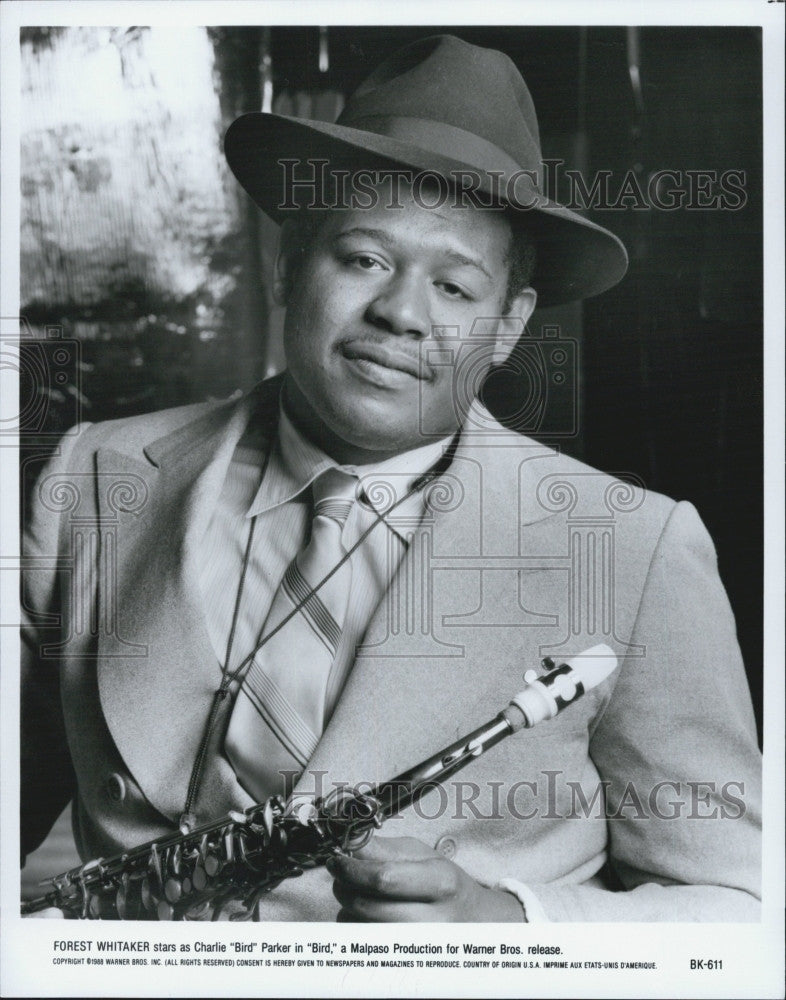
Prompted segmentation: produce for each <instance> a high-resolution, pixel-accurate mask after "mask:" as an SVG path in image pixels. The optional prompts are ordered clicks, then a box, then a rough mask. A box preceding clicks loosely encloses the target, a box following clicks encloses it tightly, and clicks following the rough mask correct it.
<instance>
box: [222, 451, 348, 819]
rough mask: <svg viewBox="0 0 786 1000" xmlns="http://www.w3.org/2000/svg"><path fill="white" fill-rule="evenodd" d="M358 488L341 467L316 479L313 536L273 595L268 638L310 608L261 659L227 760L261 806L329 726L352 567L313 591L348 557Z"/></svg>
mask: <svg viewBox="0 0 786 1000" xmlns="http://www.w3.org/2000/svg"><path fill="white" fill-rule="evenodd" d="M356 485H357V479H356V477H354V476H351V475H349V474H348V473H345V472H341V471H340V470H339V469H336V468H332V469H328V470H327V471H326V472H324V473H322V475H321V476H319V477H318V478H317V479H316V480H314V483H313V484H312V492H313V503H314V507H313V511H314V512H313V521H312V524H311V537H310V539H309V541H308V544H307V545H306V547H305V548H304V549H302V550H301V551H300V552H299V553H298V554H297V555H296V556H295V558H294V559H293V560H292V562H291V563H290V564H289V567H288V568H287V571H286V573H285V574H284V578H283V580H282V581H281V584H280V586H279V588H278V590H277V591H276V594H275V595H274V597H273V603H272V604H271V607H270V612H269V614H268V616H267V619H266V621H265V625H264V628H263V630H262V640H264V638H265V636H266V635H268V634H269V633H270V632H271V631H272V630H273V629H274V628H275V626H276V625H278V624H279V623H280V622H281V621H282V619H284V618H285V617H286V616H287V615H289V614H291V613H292V610H293V608H295V607H296V606H297V605H298V604H299V603H300V602H301V601H303V600H304V599H305V603H304V604H303V606H302V607H301V608H300V610H299V611H298V612H297V614H295V615H294V616H293V617H292V618H290V620H289V621H287V622H286V624H285V625H284V626H283V627H282V628H281V630H280V631H279V632H277V633H276V634H275V635H274V636H272V638H271V639H270V640H269V641H268V642H267V643H265V645H264V646H263V647H262V648H261V649H260V650H259V652H258V653H257V654H256V656H255V657H254V660H253V662H252V664H251V667H250V668H249V670H248V673H247V674H246V676H245V678H244V680H243V683H242V685H241V687H240V690H239V692H238V695H237V699H236V702H235V705H234V707H233V709H232V716H231V719H230V722H229V728H228V730H227V735H226V742H225V750H226V754H227V757H228V758H229V760H230V762H231V764H232V766H233V767H234V769H235V773H236V774H237V776H238V779H239V780H240V783H241V784H242V785H243V787H244V788H245V789H246V790H247V791H248V792H249V793H250V794H251V795H253V796H254V797H255V798H256V799H257V801H262V800H263V799H265V798H267V797H268V796H269V795H273V794H282V793H283V790H284V779H283V778H282V772H287V773H288V774H289V775H290V776H291V775H292V773H293V772H296V773H297V774H300V773H301V772H302V771H303V769H304V768H305V766H306V763H307V762H308V760H309V758H310V757H311V755H312V754H313V752H314V750H315V749H316V746H317V743H318V742H319V738H320V736H321V735H322V731H323V729H324V727H325V724H326V722H327V720H326V719H325V692H326V689H327V686H328V681H329V678H330V671H331V667H332V666H333V661H334V660H335V658H336V652H337V649H338V645H339V642H340V640H341V630H342V627H343V624H344V618H345V616H346V611H347V604H348V601H349V591H350V584H351V582H352V566H351V563H350V561H349V560H347V562H345V563H344V564H343V565H341V566H339V568H338V569H337V570H336V572H335V573H334V574H333V575H332V576H331V577H330V579H329V580H327V581H326V582H325V583H324V584H323V586H321V587H320V588H319V590H318V592H317V593H311V591H312V588H314V587H315V586H317V584H319V583H320V581H321V580H322V579H323V578H324V577H325V576H326V574H328V573H329V572H330V571H331V570H333V569H334V568H335V567H336V566H337V565H338V563H339V562H340V560H341V558H342V556H343V555H344V554H345V549H344V547H343V545H342V542H341V535H342V528H343V525H344V522H345V521H346V519H347V517H348V515H349V512H350V510H351V509H352V505H353V503H354V500H355V487H356ZM309 595H310V596H309Z"/></svg>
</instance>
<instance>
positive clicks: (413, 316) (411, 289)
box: [366, 274, 431, 337]
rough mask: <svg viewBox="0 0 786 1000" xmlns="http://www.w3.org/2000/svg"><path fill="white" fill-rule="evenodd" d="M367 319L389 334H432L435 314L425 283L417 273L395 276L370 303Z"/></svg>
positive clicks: (423, 335) (420, 335) (380, 289)
mask: <svg viewBox="0 0 786 1000" xmlns="http://www.w3.org/2000/svg"><path fill="white" fill-rule="evenodd" d="M366 319H367V320H368V321H369V322H370V323H372V324H373V325H374V326H376V327H378V328H379V329H382V330H386V331H387V332H388V333H395V334H397V335H399V336H402V335H407V334H408V335H410V336H414V337H426V336H428V333H429V330H430V329H431V317H430V313H429V306H428V300H427V296H426V292H425V289H424V288H423V286H422V283H421V282H420V281H419V280H418V279H417V277H416V276H415V275H403V274H397V275H393V276H391V277H390V278H389V279H388V281H386V282H385V284H384V286H383V287H381V288H379V289H377V293H376V295H375V296H374V297H373V299H372V300H371V301H370V302H369V304H368V307H367V309H366Z"/></svg>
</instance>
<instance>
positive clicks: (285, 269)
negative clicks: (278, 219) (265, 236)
mask: <svg viewBox="0 0 786 1000" xmlns="http://www.w3.org/2000/svg"><path fill="white" fill-rule="evenodd" d="M299 249H300V248H299V246H298V240H297V225H296V223H295V221H294V220H293V219H287V220H286V221H285V222H284V224H283V225H282V226H281V232H280V233H279V238H278V253H277V254H276V262H275V264H274V266H273V301H274V302H275V303H276V305H277V306H285V305H286V304H287V299H288V298H289V286H290V282H291V281H292V275H293V272H294V269H295V258H296V255H297V253H298V251H299Z"/></svg>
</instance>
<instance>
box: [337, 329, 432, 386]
mask: <svg viewBox="0 0 786 1000" xmlns="http://www.w3.org/2000/svg"><path fill="white" fill-rule="evenodd" d="M340 349H341V352H342V354H343V355H344V357H346V358H350V359H352V360H362V361H372V362H374V364H377V365H382V367H383V368H392V369H393V370H395V371H401V372H406V373H407V374H408V375H411V376H412V377H413V378H417V379H421V380H422V381H428V382H431V381H433V379H434V374H435V373H434V369H433V368H432V367H431V366H430V365H428V364H427V363H426V361H425V359H424V358H422V357H421V354H420V351H419V349H418V347H417V345H415V351H414V352H413V351H412V350H410V349H407V348H405V347H403V346H402V344H401V343H399V342H398V341H397V340H395V339H391V338H378V337H363V336H361V337H350V338H349V339H348V340H344V341H342V342H341V344H340Z"/></svg>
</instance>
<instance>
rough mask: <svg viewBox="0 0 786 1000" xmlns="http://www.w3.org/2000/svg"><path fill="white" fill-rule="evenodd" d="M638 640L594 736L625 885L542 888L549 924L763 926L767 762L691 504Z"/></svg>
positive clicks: (674, 524) (651, 590)
mask: <svg viewBox="0 0 786 1000" xmlns="http://www.w3.org/2000/svg"><path fill="white" fill-rule="evenodd" d="M631 643H632V644H637V645H639V646H640V647H642V648H641V650H640V655H638V656H633V655H631V656H628V657H627V658H626V659H625V660H624V662H623V663H622V664H621V666H620V670H619V677H618V679H617V683H616V687H615V689H614V692H613V695H612V697H611V700H610V702H609V704H608V705H607V707H606V710H605V712H604V713H603V715H602V716H601V718H600V720H599V722H598V723H597V725H596V728H595V731H594V733H593V734H592V738H591V742H590V755H591V756H592V758H593V760H594V762H595V765H596V767H597V768H598V771H599V772H600V776H601V779H602V780H603V781H604V782H607V783H608V784H607V786H606V787H607V792H606V797H607V816H609V817H610V818H609V819H607V828H608V837H609V842H608V850H609V863H610V866H611V868H612V869H613V872H614V874H615V876H616V878H617V880H618V881H619V883H620V884H621V886H622V891H618V892H613V891H610V890H608V889H605V888H603V887H601V886H600V885H598V886H595V885H592V886H591V885H589V884H585V885H577V886H549V885H536V886H533V889H534V890H535V891H536V893H537V896H538V899H539V900H540V901H541V902H542V904H543V906H544V909H545V912H546V915H547V916H548V918H549V919H550V920H557V921H560V920H568V921H635V920H641V921H657V920H663V921H699V920H701V921H742V920H757V919H759V906H758V899H759V897H760V894H761V884H760V878H761V876H760V853H761V758H760V754H759V751H758V746H757V742H756V729H755V723H754V717H753V711H752V707H751V701H750V694H749V691H748V686H747V680H746V677H745V672H744V669H743V664H742V658H741V655H740V651H739V646H738V644H737V637H736V631H735V624H734V618H733V615H732V611H731V608H730V606H729V602H728V599H727V597H726V594H725V591H724V589H723V586H722V584H721V581H720V578H719V576H718V572H717V564H716V558H715V550H714V547H713V544H712V542H711V540H710V538H709V535H708V534H707V531H706V529H705V528H704V526H703V525H702V523H701V521H700V519H699V517H698V514H697V513H696V511H695V509H694V508H693V506H692V505H691V504H688V503H680V504H678V505H677V506H676V507H675V508H674V510H673V512H672V514H671V516H670V518H669V520H668V522H667V524H666V526H665V528H664V530H663V532H662V534H661V537H660V540H659V542H658V545H657V547H656V549H655V552H654V555H653V559H652V562H651V565H650V568H649V572H648V576H647V580H646V583H645V587H644V590H643V594H642V599H641V603H640V606H639V610H638V614H637V618H636V625H635V629H634V634H633V635H632V637H631Z"/></svg>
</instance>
